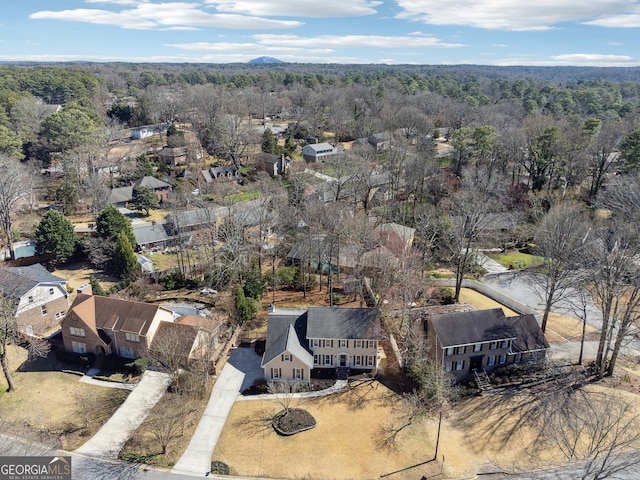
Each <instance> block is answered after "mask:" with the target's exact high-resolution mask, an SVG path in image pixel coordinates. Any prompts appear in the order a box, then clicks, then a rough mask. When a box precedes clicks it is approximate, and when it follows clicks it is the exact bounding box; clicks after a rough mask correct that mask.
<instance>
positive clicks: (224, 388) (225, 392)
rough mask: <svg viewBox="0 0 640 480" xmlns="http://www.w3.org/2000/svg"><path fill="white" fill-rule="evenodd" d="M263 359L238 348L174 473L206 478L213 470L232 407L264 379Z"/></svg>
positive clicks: (232, 354) (247, 350)
mask: <svg viewBox="0 0 640 480" xmlns="http://www.w3.org/2000/svg"><path fill="white" fill-rule="evenodd" d="M260 360H261V358H260V357H259V356H258V355H256V353H255V352H254V350H253V349H252V348H236V349H235V350H233V351H232V353H231V357H230V358H229V361H228V362H227V364H226V365H225V366H224V368H223V369H222V372H220V376H219V377H218V378H217V379H216V383H215V384H214V385H213V389H212V391H211V397H210V398H209V403H208V404H207V408H206V409H205V412H204V414H203V415H202V418H201V419H200V423H198V427H197V428H196V431H195V432H194V434H193V436H192V437H191V441H190V442H189V446H188V447H187V449H186V450H185V452H184V453H183V454H182V457H180V460H178V463H176V465H175V467H174V468H173V470H172V473H176V474H182V475H196V476H205V475H208V472H209V471H210V470H211V455H212V454H213V450H214V448H215V447H216V443H218V439H219V438H220V434H221V433H222V429H223V428H224V424H225V422H226V421H227V417H228V416H229V412H230V411H231V407H233V404H234V402H235V401H236V399H237V398H238V396H239V395H240V392H242V391H243V390H245V389H246V388H248V387H250V386H251V385H253V382H254V380H256V379H258V378H262V376H263V374H262V369H261V368H260Z"/></svg>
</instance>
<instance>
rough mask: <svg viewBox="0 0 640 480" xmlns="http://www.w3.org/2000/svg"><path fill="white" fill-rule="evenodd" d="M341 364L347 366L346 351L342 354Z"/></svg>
mask: <svg viewBox="0 0 640 480" xmlns="http://www.w3.org/2000/svg"><path fill="white" fill-rule="evenodd" d="M340 366H341V367H346V366H347V356H346V355H345V354H344V353H342V354H340Z"/></svg>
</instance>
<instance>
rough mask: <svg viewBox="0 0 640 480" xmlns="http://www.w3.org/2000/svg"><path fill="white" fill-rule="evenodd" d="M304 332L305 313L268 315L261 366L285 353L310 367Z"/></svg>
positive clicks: (311, 361)
mask: <svg viewBox="0 0 640 480" xmlns="http://www.w3.org/2000/svg"><path fill="white" fill-rule="evenodd" d="M284 312H286V313H284ZM306 330H307V312H305V311H304V310H293V309H291V310H285V311H283V313H280V314H278V313H277V312H276V313H275V314H272V315H269V322H268V326H267V343H266V345H265V349H264V355H263V356H262V366H264V365H266V364H267V363H269V362H270V361H272V360H273V359H275V358H276V357H278V356H279V355H281V354H282V353H283V352H285V351H287V352H289V353H291V354H292V355H293V356H295V357H296V358H299V359H300V360H302V361H303V362H305V363H306V364H307V365H308V366H309V367H312V366H313V355H312V353H311V351H310V350H309V348H308V346H307V339H306V337H305V333H306Z"/></svg>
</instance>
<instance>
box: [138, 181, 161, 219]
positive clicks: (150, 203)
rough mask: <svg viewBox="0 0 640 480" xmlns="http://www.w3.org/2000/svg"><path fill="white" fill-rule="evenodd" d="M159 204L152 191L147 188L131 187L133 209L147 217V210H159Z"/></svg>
mask: <svg viewBox="0 0 640 480" xmlns="http://www.w3.org/2000/svg"><path fill="white" fill-rule="evenodd" d="M159 207H160V202H159V201H158V197H157V196H156V194H155V193H153V190H151V189H150V188H149V187H144V186H139V187H133V208H134V209H136V210H137V211H138V212H143V213H144V215H145V216H149V210H151V209H152V208H159Z"/></svg>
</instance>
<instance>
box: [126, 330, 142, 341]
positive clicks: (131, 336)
mask: <svg viewBox="0 0 640 480" xmlns="http://www.w3.org/2000/svg"><path fill="white" fill-rule="evenodd" d="M124 338H125V339H126V340H127V341H128V342H139V341H140V336H139V335H138V334H137V333H129V332H124Z"/></svg>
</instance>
